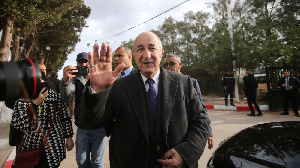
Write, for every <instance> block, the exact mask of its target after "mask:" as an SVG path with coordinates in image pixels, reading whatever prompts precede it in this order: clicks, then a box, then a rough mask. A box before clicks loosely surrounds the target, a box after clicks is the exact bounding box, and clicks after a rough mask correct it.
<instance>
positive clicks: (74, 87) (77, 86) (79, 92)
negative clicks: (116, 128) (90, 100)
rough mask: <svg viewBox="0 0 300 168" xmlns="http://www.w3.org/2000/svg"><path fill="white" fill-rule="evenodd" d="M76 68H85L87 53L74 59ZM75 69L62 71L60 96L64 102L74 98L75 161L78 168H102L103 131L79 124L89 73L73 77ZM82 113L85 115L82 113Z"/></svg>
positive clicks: (105, 138) (105, 140)
mask: <svg viewBox="0 0 300 168" xmlns="http://www.w3.org/2000/svg"><path fill="white" fill-rule="evenodd" d="M76 62H77V68H80V67H79V66H85V67H86V66H87V62H88V53H86V52H82V53H79V54H78V55H77V58H76ZM77 68H76V67H74V66H72V65H69V66H66V67H64V69H63V79H62V83H61V89H60V94H61V97H62V99H63V100H64V101H69V100H72V99H73V98H74V97H75V108H74V115H75V125H76V126H77V135H76V142H75V143H76V161H77V165H78V167H79V168H103V167H104V163H103V157H104V153H105V147H106V143H107V139H108V137H106V136H105V129H104V128H101V127H96V128H93V129H84V128H82V123H81V122H79V116H80V115H81V114H79V111H80V110H81V109H80V108H81V107H80V103H81V102H82V96H83V92H84V88H85V85H86V82H87V81H88V79H89V73H87V74H85V75H77V76H76V75H74V74H73V73H74V72H78V70H77ZM83 113H87V111H84V112H83Z"/></svg>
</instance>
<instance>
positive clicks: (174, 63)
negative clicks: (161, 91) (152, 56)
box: [165, 62, 178, 67]
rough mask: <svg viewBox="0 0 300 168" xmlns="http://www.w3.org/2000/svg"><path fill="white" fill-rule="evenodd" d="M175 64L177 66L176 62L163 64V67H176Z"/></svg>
mask: <svg viewBox="0 0 300 168" xmlns="http://www.w3.org/2000/svg"><path fill="white" fill-rule="evenodd" d="M176 64H178V63H177V62H170V63H167V62H166V63H165V67H167V66H168V65H169V66H174V65H176Z"/></svg>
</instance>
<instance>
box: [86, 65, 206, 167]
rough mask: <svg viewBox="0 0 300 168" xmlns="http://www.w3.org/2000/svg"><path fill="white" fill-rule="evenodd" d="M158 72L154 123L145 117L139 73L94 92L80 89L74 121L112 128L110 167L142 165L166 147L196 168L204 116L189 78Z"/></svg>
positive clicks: (146, 108) (203, 141) (202, 144)
mask: <svg viewBox="0 0 300 168" xmlns="http://www.w3.org/2000/svg"><path fill="white" fill-rule="evenodd" d="M160 70H161V71H160V77H159V86H158V95H157V99H158V100H157V118H156V122H155V123H152V122H151V121H152V120H153V119H152V118H151V116H148V114H149V110H150V109H149V106H148V103H147V102H148V100H147V98H146V97H145V96H146V90H145V86H144V84H143V81H142V78H141V74H140V73H134V74H132V75H129V76H127V77H125V78H122V79H119V80H117V81H115V83H114V84H113V86H112V87H110V88H109V89H106V90H104V91H102V92H100V93H97V94H90V93H89V91H88V89H89V88H88V87H86V92H85V93H84V95H85V96H84V100H83V101H82V102H81V107H80V110H82V112H83V113H80V114H81V115H80V121H82V122H84V123H85V124H83V125H82V126H83V127H88V128H89V127H94V126H95V127H97V125H98V124H100V125H103V124H104V125H105V126H110V125H111V124H113V125H114V126H115V127H114V128H115V129H114V134H112V135H111V136H112V137H111V138H114V143H113V144H111V143H110V146H111V145H113V148H112V149H115V151H112V153H111V154H110V156H112V155H113V156H114V157H113V158H110V164H111V167H132V168H135V167H136V168H140V167H148V165H149V164H151V163H148V161H149V160H152V159H151V158H152V157H153V156H152V155H149V153H151V151H153V150H154V151H153V152H155V153H157V154H161V155H163V154H164V153H165V152H166V151H167V150H168V149H171V148H175V149H176V150H177V151H178V152H179V154H180V155H181V156H182V157H183V158H184V159H185V161H186V162H187V164H188V166H189V167H197V163H198V160H199V158H200V156H201V155H202V153H203V150H204V147H205V144H206V141H207V138H208V124H209V120H208V119H207V118H206V116H205V114H204V111H203V108H202V106H201V103H200V100H199V98H198V96H197V93H196V91H195V89H194V87H193V83H192V81H191V79H190V77H188V76H185V75H182V74H180V73H176V72H171V71H167V70H164V69H162V68H161V69H160ZM108 95H109V97H108ZM107 97H108V99H107ZM106 99H107V101H106ZM105 102H106V103H105ZM83 103H85V104H83ZM91 116H92V117H91ZM101 121H102V122H101ZM101 123H102V124H101ZM153 130H156V131H154V132H153ZM113 136H114V137H113ZM152 145H153V146H152ZM154 146H155V149H153V147H154ZM110 149H111V148H110ZM114 165H118V166H114Z"/></svg>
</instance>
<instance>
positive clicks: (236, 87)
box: [226, 0, 240, 103]
mask: <svg viewBox="0 0 300 168" xmlns="http://www.w3.org/2000/svg"><path fill="white" fill-rule="evenodd" d="M226 5H227V17H228V18H227V22H228V27H227V29H228V31H229V35H230V41H231V51H232V67H233V74H234V77H235V90H234V94H235V101H236V102H238V103H240V96H239V81H238V75H239V74H238V73H237V70H236V63H235V52H234V43H233V29H232V17H231V11H232V10H231V0H227V3H226Z"/></svg>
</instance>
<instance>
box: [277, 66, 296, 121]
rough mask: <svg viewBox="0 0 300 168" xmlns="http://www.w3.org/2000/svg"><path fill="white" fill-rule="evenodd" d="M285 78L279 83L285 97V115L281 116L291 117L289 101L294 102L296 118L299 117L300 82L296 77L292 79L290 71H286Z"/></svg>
mask: <svg viewBox="0 0 300 168" xmlns="http://www.w3.org/2000/svg"><path fill="white" fill-rule="evenodd" d="M283 73H284V77H282V78H280V79H279V81H278V83H277V84H278V86H279V87H280V88H281V90H282V95H283V113H280V114H281V115H289V99H291V101H292V105H293V112H294V113H295V116H297V117H299V112H298V101H297V98H298V94H299V86H300V82H299V80H298V79H297V78H295V77H290V71H288V70H285V71H284V72H283Z"/></svg>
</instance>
